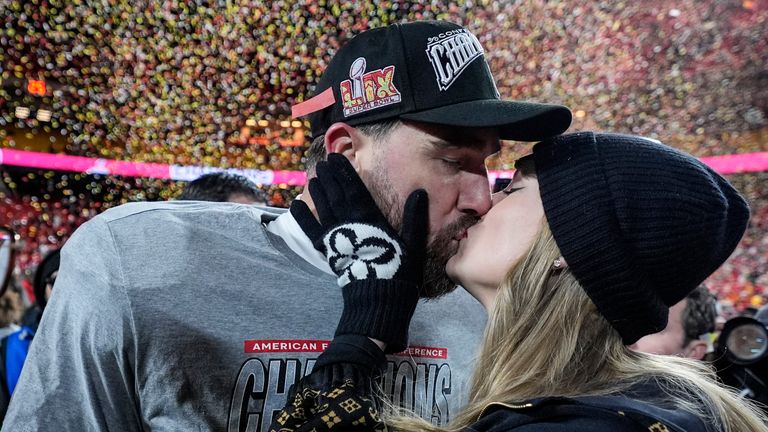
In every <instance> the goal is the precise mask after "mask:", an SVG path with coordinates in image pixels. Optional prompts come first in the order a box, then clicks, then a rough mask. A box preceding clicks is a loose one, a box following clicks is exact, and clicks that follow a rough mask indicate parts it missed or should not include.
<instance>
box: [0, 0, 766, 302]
mask: <svg viewBox="0 0 768 432" xmlns="http://www.w3.org/2000/svg"><path fill="white" fill-rule="evenodd" d="M0 7H1V8H3V9H4V12H5V13H3V14H0V84H1V85H0V129H3V128H5V127H14V128H18V129H29V130H31V131H36V132H39V133H45V134H55V135H59V136H63V137H65V139H66V145H65V146H64V148H63V151H64V152H65V153H67V154H72V155H79V156H88V157H100V158H109V159H125V160H131V161H137V162H156V163H167V164H178V165H205V166H216V167H223V168H255V169H274V170H301V169H303V168H304V166H303V159H302V158H303V152H304V149H305V144H306V141H307V127H306V126H307V125H306V123H305V122H303V121H297V120H296V119H292V118H291V117H290V106H291V105H292V104H294V103H296V102H299V101H302V100H303V98H304V97H305V96H306V95H308V94H309V92H310V91H311V90H312V88H313V86H314V84H315V82H316V77H317V76H318V73H319V71H321V70H323V69H324V68H325V65H326V63H327V61H328V59H329V58H330V56H331V55H332V54H333V53H334V52H335V50H336V49H337V48H338V47H339V46H340V45H341V44H343V43H344V41H346V40H347V39H348V38H349V37H350V36H352V35H354V34H356V33H358V32H360V31H361V30H363V29H366V28H370V27H376V26H380V25H385V24H389V23H392V22H398V21H403V20H414V19H429V18H440V19H447V20H451V21H455V22H457V23H460V24H462V25H465V26H466V27H468V28H469V29H470V30H472V31H473V32H474V33H476V34H478V35H480V39H481V42H482V44H483V45H484V47H485V49H486V51H487V54H488V57H489V60H490V63H491V69H492V70H493V71H494V73H495V75H496V77H497V82H498V87H499V91H500V93H501V94H502V96H503V97H513V98H518V99H531V100H540V101H546V102H552V103H562V104H565V105H568V106H570V107H572V108H573V110H574V114H575V118H574V124H573V126H572V130H578V129H595V130H611V131H618V132H628V133H634V134H640V135H645V136H650V137H656V138H659V139H661V140H663V141H664V142H667V143H670V144H673V145H675V146H677V147H680V148H682V149H684V150H686V151H689V152H691V153H693V154H694V155H696V156H712V155H721V154H731V153H741V152H753V151H768V119H766V117H765V114H764V113H765V112H766V109H768V81H767V79H768V78H767V77H766V74H765V72H764V70H763V69H764V65H765V64H768V39H766V38H765V26H766V23H767V22H768V1H766V0H749V1H746V0H745V1H743V2H717V1H707V2H704V3H702V2H697V1H695V0H681V1H678V2H675V4H674V5H673V6H672V5H670V4H669V3H668V2H663V1H660V0H652V1H648V2H609V1H595V2H575V1H565V0H558V1H548V2H540V1H534V2H502V1H493V0H482V1H478V2H472V1H451V2H442V1H436V0H431V1H429V2H426V3H425V2H412V1H392V0H385V1H379V2H352V1H341V2H325V1H321V2H314V1H282V0H280V1H268V2H262V1H255V0H240V1H236V2H216V3H215V4H214V2H208V1H204V0H194V1H186V2H181V1H176V0H168V1H164V2H155V1H137V2H122V1H116V0H106V1H104V2H86V1H84V0H71V1H66V2H64V1H61V0H9V1H8V2H5V3H4V4H3V5H2V6H0ZM29 79H40V80H43V81H45V83H46V92H45V94H44V95H43V96H36V95H32V94H30V93H29V92H27V91H26V89H25V88H26V85H27V82H28V80H29ZM20 106H25V107H30V108H31V109H32V112H33V113H34V111H35V110H39V109H49V110H50V111H51V112H52V117H51V119H50V121H40V120H37V119H36V118H35V115H34V114H33V115H30V116H29V117H28V118H26V119H20V118H17V116H16V115H15V109H16V108H17V107H20ZM0 146H2V147H16V146H17V143H16V142H15V141H14V138H13V137H12V136H10V135H6V134H2V135H0ZM527 148H528V147H527V146H525V145H522V144H520V143H509V144H508V145H507V146H506V147H505V149H504V151H503V152H502V154H501V155H500V157H498V158H496V159H495V160H493V161H492V163H491V168H495V169H507V168H510V167H511V164H512V161H513V160H514V159H515V158H516V157H518V156H519V155H520V154H521V153H525V152H527ZM3 176H4V178H3V182H2V184H0V186H2V188H0V199H1V200H2V205H3V211H2V212H0V224H9V225H11V226H12V227H13V228H14V229H15V230H16V231H17V232H19V233H20V235H21V237H22V239H23V242H22V243H23V251H22V253H20V254H19V258H18V267H19V269H20V271H21V272H22V273H23V274H26V275H28V274H29V272H30V271H32V269H33V268H34V267H35V266H36V265H37V263H38V262H39V260H40V257H41V255H42V253H43V252H45V251H46V250H47V249H49V248H52V247H58V246H59V245H61V244H62V243H63V242H64V241H65V240H66V238H67V237H68V236H69V234H70V233H71V232H72V231H73V230H74V229H75V228H76V227H77V226H78V225H79V224H81V223H82V222H84V221H85V220H87V219H89V218H90V217H92V216H93V215H94V214H96V213H98V212H100V211H103V210H104V209H106V208H109V207H112V206H114V205H117V204H120V203H124V202H128V201H135V200H145V199H171V198H174V197H175V196H177V195H178V192H179V190H180V185H179V184H177V183H176V182H170V181H162V180H154V179H133V178H107V177H103V176H90V175H80V174H65V173H53V172H42V171H34V170H32V171H23V170H19V169H13V170H11V169H5V170H4V171H3ZM731 178H732V180H733V181H734V182H735V183H736V184H737V185H738V186H739V188H740V189H741V190H742V191H744V192H745V193H746V194H747V196H748V197H749V199H750V201H751V204H752V208H753V212H754V214H753V224H752V226H751V228H750V229H749V231H748V233H747V235H746V236H745V238H744V240H743V241H742V244H741V246H740V247H739V249H738V250H737V252H736V254H735V255H734V257H733V258H732V259H731V260H730V261H729V262H728V263H727V264H726V265H725V266H724V267H723V268H722V269H721V270H720V271H719V272H718V273H717V274H716V275H715V276H713V277H712V279H711V281H710V285H711V287H712V288H713V289H715V290H717V291H718V292H719V293H720V294H721V297H723V298H727V299H728V301H731V302H733V303H734V304H736V305H738V306H739V307H745V306H747V305H756V304H758V305H759V304H762V303H763V302H765V297H764V296H768V280H767V278H768V276H766V274H768V238H767V237H768V236H766V235H765V233H766V232H768V190H766V186H765V184H766V180H768V177H766V174H765V173H753V174H745V175H735V176H732V177H731ZM36 188H39V189H36ZM265 188H266V189H267V190H268V194H269V197H270V201H271V204H273V205H277V206H285V205H286V204H287V203H288V202H289V201H290V200H291V199H292V198H293V197H294V196H295V194H296V193H297V190H296V189H292V188H286V187H281V186H280V185H273V186H269V187H265Z"/></svg>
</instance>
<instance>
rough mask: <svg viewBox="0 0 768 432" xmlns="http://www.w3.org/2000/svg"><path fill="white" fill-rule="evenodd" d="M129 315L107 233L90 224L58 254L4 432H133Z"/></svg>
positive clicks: (101, 225) (136, 421) (136, 425)
mask: <svg viewBox="0 0 768 432" xmlns="http://www.w3.org/2000/svg"><path fill="white" fill-rule="evenodd" d="M131 311H132V308H131V304H130V302H129V300H128V298H127V296H126V292H125V285H124V277H123V274H122V267H121V263H120V258H119V256H118V252H117V248H116V245H115V242H114V240H113V238H112V235H111V233H110V230H109V226H108V224H107V221H105V220H104V219H103V218H100V217H97V218H94V219H93V220H91V221H89V222H87V223H86V224H84V225H82V226H81V227H80V228H79V229H78V230H77V231H76V232H75V233H74V234H73V235H72V237H71V238H70V239H69V241H68V242H67V243H66V245H65V246H64V248H63V249H62V254H61V266H60V269H59V274H58V277H57V279H56V283H55V285H54V288H53V294H52V297H51V300H50V302H49V303H48V306H47V307H46V309H45V311H44V313H43V318H42V321H41V323H40V327H39V329H38V332H37V334H36V335H35V338H34V340H33V341H32V345H31V347H30V352H29V355H28V357H27V360H26V363H25V364H24V367H23V369H22V373H21V377H20V379H19V383H18V386H17V387H16V390H15V392H14V395H13V397H12V400H11V404H10V406H9V409H8V413H7V415H6V418H5V421H4V423H3V430H9V431H10V430H13V431H37V430H61V431H91V430H110V431H134V430H140V429H141V421H140V415H139V412H138V409H137V407H138V402H137V400H136V397H135V395H136V388H135V387H136V380H135V376H134V371H135V368H134V365H135V343H134V341H135V337H134V331H133V329H134V325H133V320H132V312H131Z"/></svg>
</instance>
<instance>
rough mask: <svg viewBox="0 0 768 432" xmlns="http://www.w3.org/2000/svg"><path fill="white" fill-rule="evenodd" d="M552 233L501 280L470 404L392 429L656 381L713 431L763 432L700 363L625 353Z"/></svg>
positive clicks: (757, 417) (455, 425)
mask: <svg viewBox="0 0 768 432" xmlns="http://www.w3.org/2000/svg"><path fill="white" fill-rule="evenodd" d="M559 257H560V251H559V249H558V247H557V244H556V243H555V240H554V237H553V236H552V234H551V232H550V230H549V226H548V225H547V223H546V221H542V228H541V230H540V233H539V235H538V237H537V238H536V240H535V241H534V243H533V245H532V247H531V248H530V250H529V251H528V253H527V254H526V256H525V257H524V258H523V259H521V260H520V261H519V262H518V263H517V264H516V265H514V266H513V267H512V268H511V269H510V271H509V272H508V274H507V276H506V278H505V280H504V281H503V283H502V284H501V287H500V289H499V293H498V297H497V299H496V303H495V306H494V308H493V310H492V311H491V312H490V316H489V321H488V326H487V328H486V332H485V336H484V341H483V344H482V347H481V350H480V353H479V358H478V361H477V362H476V363H475V364H476V369H475V374H474V378H473V383H472V390H471V392H470V397H469V403H468V405H467V406H466V407H465V409H464V410H463V411H462V412H461V413H460V414H459V415H458V417H457V418H455V419H454V420H453V421H452V423H451V424H450V425H449V426H448V427H445V428H440V427H436V426H434V425H432V424H429V423H427V422H426V421H423V420H421V419H418V418H416V417H414V416H408V415H392V416H389V419H388V421H387V422H388V423H389V424H390V426H392V427H393V428H394V429H397V430H425V431H457V430H463V429H464V428H466V427H468V426H469V425H471V424H472V423H474V422H476V421H477V419H478V418H479V417H480V416H481V415H482V412H483V410H484V409H485V408H486V407H487V406H488V405H489V404H491V403H494V402H502V403H514V402H521V401H525V400H527V399H531V398H534V397H545V396H566V397H568V396H587V395H607V394H616V393H620V392H622V391H624V390H627V389H629V388H630V387H631V386H632V385H634V384H639V383H643V382H648V381H655V382H656V383H658V384H659V385H660V386H661V387H662V388H663V389H664V391H665V392H666V393H667V394H668V395H669V397H670V399H671V400H672V401H673V402H674V403H675V404H676V405H678V406H679V407H680V408H681V409H686V410H688V411H691V412H693V413H694V414H696V415H698V416H699V417H701V418H702V420H703V421H705V423H708V424H713V425H715V426H716V429H717V430H723V431H728V432H731V431H733V432H741V431H744V432H746V431H750V432H752V431H768V427H766V426H765V422H764V420H765V417H764V415H763V414H762V412H761V411H760V410H758V409H756V408H755V407H754V406H753V405H752V404H751V403H748V402H747V401H745V400H744V399H740V398H738V397H737V396H736V395H735V393H734V392H732V391H731V390H728V389H726V388H724V387H722V386H720V385H718V384H717V383H716V381H715V377H714V374H713V372H712V370H711V369H710V368H709V367H707V366H706V365H705V364H704V363H700V362H697V361H695V360H687V359H682V358H677V357H670V356H657V355H652V354H644V353H638V352H634V351H632V350H630V349H629V348H627V347H626V346H625V345H624V344H623V343H622V340H621V337H620V336H619V333H618V332H617V331H616V330H615V329H614V328H613V327H611V325H610V323H608V321H607V320H606V319H605V318H603V316H602V315H601V314H600V313H599V312H598V310H597V308H596V307H595V306H594V304H593V303H592V301H591V300H590V299H589V297H588V296H587V294H586V293H585V291H584V290H583V289H582V288H581V286H580V285H579V282H578V281H577V280H576V279H575V277H574V276H573V275H572V274H571V272H570V271H568V270H567V269H564V270H556V269H553V262H554V260H555V259H557V258H559Z"/></svg>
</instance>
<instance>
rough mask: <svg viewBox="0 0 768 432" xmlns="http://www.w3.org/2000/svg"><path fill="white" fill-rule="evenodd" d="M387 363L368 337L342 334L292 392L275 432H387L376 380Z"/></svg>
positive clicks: (274, 423) (274, 425)
mask: <svg viewBox="0 0 768 432" xmlns="http://www.w3.org/2000/svg"><path fill="white" fill-rule="evenodd" d="M385 362H386V358H385V357H384V353H383V351H381V349H379V347H378V346H376V345H375V344H374V343H373V342H371V341H370V340H369V339H368V338H367V337H365V336H359V335H344V336H337V337H336V338H334V339H333V341H332V342H331V344H330V345H329V346H328V348H326V350H325V351H324V352H323V354H321V355H320V357H319V358H318V359H317V362H316V363H315V367H314V369H313V371H312V373H311V374H309V375H307V376H305V377H304V378H302V379H301V380H300V381H299V382H298V383H296V384H295V385H294V386H292V387H291V389H290V390H289V392H288V402H287V403H286V405H285V407H284V408H283V409H282V410H280V412H278V413H277V414H275V415H274V416H273V417H272V424H271V426H270V428H269V430H270V432H322V431H334V432H338V431H353V430H354V431H384V430H386V428H385V426H384V423H383V422H382V421H381V417H380V416H379V409H378V401H377V400H376V398H375V396H374V395H375V394H376V392H375V390H374V381H375V377H376V376H378V375H379V372H380V371H381V368H382V366H383V365H384V363H385Z"/></svg>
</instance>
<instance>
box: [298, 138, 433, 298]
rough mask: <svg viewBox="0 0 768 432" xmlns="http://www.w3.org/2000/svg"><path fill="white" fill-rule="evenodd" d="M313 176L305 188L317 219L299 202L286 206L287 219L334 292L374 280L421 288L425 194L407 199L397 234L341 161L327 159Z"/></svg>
mask: <svg viewBox="0 0 768 432" xmlns="http://www.w3.org/2000/svg"><path fill="white" fill-rule="evenodd" d="M316 171H317V177H316V178H313V179H310V181H309V186H308V187H309V192H310V194H311V195H312V199H313V201H314V203H315V208H316V210H317V219H316V218H315V216H314V215H313V214H312V212H311V211H310V210H309V207H307V205H306V204H304V203H303V202H301V201H295V202H294V203H293V204H291V214H293V216H294V217H295V218H296V221H297V222H298V223H299V226H301V229H302V230H303V231H304V233H305V234H307V237H309V238H310V240H312V244H313V245H314V246H315V248H316V249H317V250H319V251H321V252H322V253H323V254H324V255H325V257H326V260H327V261H328V264H329V265H330V266H331V269H333V271H334V273H336V275H337V276H339V280H338V282H339V286H342V287H343V286H345V285H347V284H348V283H350V282H353V281H360V280H373V279H398V280H407V281H410V282H413V283H416V284H421V281H422V274H423V266H424V258H425V256H426V243H427V242H426V240H427V231H428V229H427V228H428V224H429V218H428V215H427V213H428V210H427V207H428V199H427V193H426V192H425V191H423V190H417V191H414V192H413V193H411V194H410V195H409V196H408V198H407V199H406V201H405V204H404V206H403V213H402V218H400V220H401V221H402V222H401V226H400V232H397V231H396V230H395V229H394V228H393V227H392V226H391V225H390V224H389V221H388V220H387V218H386V217H385V216H384V214H383V213H382V212H381V210H379V208H378V207H377V206H376V202H375V201H374V199H373V197H372V196H371V194H370V192H368V189H366V187H365V184H364V183H363V181H362V180H361V179H360V177H359V176H358V175H357V173H356V172H355V169H354V168H353V167H352V165H351V164H350V163H349V161H348V160H347V158H346V157H344V156H342V155H340V154H338V153H331V154H329V155H328V160H327V161H322V162H320V163H318V164H317V167H316ZM318 219H319V220H318Z"/></svg>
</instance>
